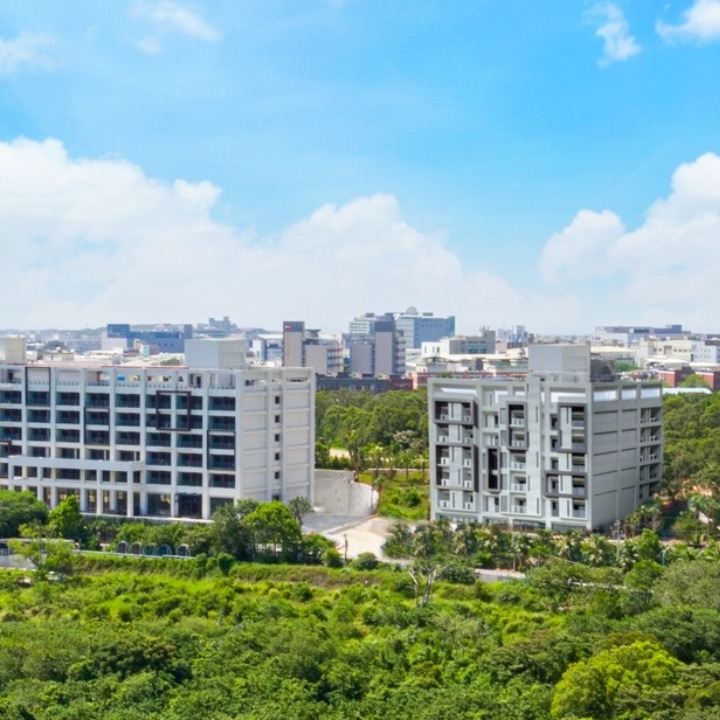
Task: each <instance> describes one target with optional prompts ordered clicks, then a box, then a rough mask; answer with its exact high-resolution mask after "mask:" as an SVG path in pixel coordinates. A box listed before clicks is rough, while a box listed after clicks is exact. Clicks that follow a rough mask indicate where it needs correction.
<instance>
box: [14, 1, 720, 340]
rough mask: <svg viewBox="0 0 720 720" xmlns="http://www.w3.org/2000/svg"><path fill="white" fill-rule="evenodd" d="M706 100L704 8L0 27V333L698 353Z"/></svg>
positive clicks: (204, 5)
mask: <svg viewBox="0 0 720 720" xmlns="http://www.w3.org/2000/svg"><path fill="white" fill-rule="evenodd" d="M719 83H720V0H673V1H671V2H666V3H665V4H662V5H661V4H656V3H648V2H647V1H646V0H618V2H582V1H575V0H545V1H544V2H542V3H539V2H531V1H530V0H522V1H521V0H503V1H502V2H499V1H498V0H474V1H470V0H455V1H454V2H452V3H442V2H439V1H438V0H432V1H430V0H412V2H410V1H401V0H398V1H392V0H390V1H388V0H384V1H381V0H263V1H262V2H260V0H252V1H249V0H234V1H233V2H229V1H228V0H224V1H222V2H221V1H219V0H215V1H210V0H208V1H206V2H200V1H198V2H192V3H190V2H187V3H186V2H182V1H180V0H127V1H124V0H112V1H109V0H105V1H104V2H101V1H100V0H92V1H91V0H86V1H85V2H80V1H76V0H64V1H63V3H55V2H50V1H49V0H45V1H44V2H39V1H34V0H25V1H24V2H23V3H14V2H4V3H0V106H1V110H2V112H0V143H2V147H0V227H3V228H4V229H3V232H2V233H0V250H2V249H3V247H4V252H5V256H6V258H11V259H12V260H13V264H12V265H11V264H10V263H8V262H5V263H3V266H2V268H0V283H1V285H0V286H2V287H4V288H5V296H6V299H7V301H6V302H5V303H2V306H3V307H2V308H0V327H27V326H33V327H39V326H49V325H55V326H63V327H68V326H82V325H90V326H93V325H100V324H104V323H105V322H108V321H123V320H125V321H129V322H151V321H158V322H159V321H193V322H196V321H200V320H203V319H205V318H206V317H207V316H208V315H216V316H217V315H223V314H230V315H231V316H232V318H233V319H234V320H235V321H236V322H238V323H240V324H243V325H264V326H268V327H278V326H279V325H280V323H281V321H282V320H283V319H286V318H289V317H291V316H292V317H293V318H298V319H306V320H307V321H308V322H309V323H310V324H311V325H313V326H321V327H325V328H327V329H328V330H341V329H343V328H344V327H345V326H346V323H347V320H348V319H349V318H350V317H351V316H353V315H355V314H359V313H361V312H364V311H370V310H374V311H384V310H389V309H402V308H404V307H406V306H408V305H411V304H412V305H416V306H418V307H420V308H421V309H423V310H434V311H436V312H441V313H454V314H456V315H457V316H458V325H459V328H460V329H461V330H463V331H472V330H474V329H476V328H477V327H478V326H479V325H506V326H507V325H513V324H525V325H528V326H529V327H530V328H531V329H534V330H537V331H540V332H563V333H565V332H567V333H570V332H578V333H584V332H590V331H591V329H592V327H593V326H594V325H598V324H610V323H641V322H642V323H644V322H648V323H657V324H663V323H666V322H683V323H685V324H686V325H688V326H690V327H692V328H693V329H696V330H703V331H711V330H720V323H718V322H717V320H716V319H715V313H714V296H713V294H712V292H711V291H712V286H713V283H714V280H713V279H714V278H715V277H717V272H720V230H718V227H720V226H719V224H718V217H719V216H720V187H718V185H717V184H716V183H715V181H716V180H719V179H720V168H719V167H718V166H720V158H718V157H717V155H716V153H720V122H719V120H720V117H719V116H720V92H718V84H719ZM3 196H4V197H5V199H4V200H3ZM690 249H692V251H693V252H694V253H695V255H693V256H689V255H688V251H689V250H690ZM700 258H702V260H703V262H702V263H701V264H700V265H701V266H700V267H698V263H697V260H698V259H700ZM211 261H212V262H211Z"/></svg>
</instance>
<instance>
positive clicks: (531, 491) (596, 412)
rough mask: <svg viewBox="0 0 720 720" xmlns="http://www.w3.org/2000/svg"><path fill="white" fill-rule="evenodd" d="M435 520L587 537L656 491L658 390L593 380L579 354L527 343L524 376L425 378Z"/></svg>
mask: <svg viewBox="0 0 720 720" xmlns="http://www.w3.org/2000/svg"><path fill="white" fill-rule="evenodd" d="M429 399H430V403H429V406H430V409H429V412H430V466H431V468H432V475H431V492H430V497H431V506H432V516H433V517H434V518H439V517H448V518H451V519H453V520H455V521H460V522H469V521H476V522H485V523H503V524H509V525H512V526H515V527H544V528H553V529H557V530H568V529H578V530H591V529H593V528H598V527H607V526H609V525H610V524H612V523H613V522H615V521H616V520H619V519H622V518H624V517H626V516H627V515H628V514H630V513H631V512H632V511H633V510H634V509H635V508H636V507H637V506H638V505H639V504H641V503H643V502H645V501H647V500H648V499H649V498H650V497H651V496H652V495H653V494H654V493H655V492H657V490H658V489H659V487H660V480H661V473H662V460H663V457H662V395H661V388H660V385H659V384H651V383H619V382H592V381H591V379H590V353H589V348H588V347H587V346H581V345H575V346H567V345H566V346H557V345H531V346H530V348H529V371H528V374H527V376H526V377H525V378H524V379H516V380H503V379H494V380H487V379H478V380H445V379H433V380H431V381H430V386H429Z"/></svg>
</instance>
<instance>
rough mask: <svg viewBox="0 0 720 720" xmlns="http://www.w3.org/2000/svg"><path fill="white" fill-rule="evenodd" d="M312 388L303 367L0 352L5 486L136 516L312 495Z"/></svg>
mask: <svg viewBox="0 0 720 720" xmlns="http://www.w3.org/2000/svg"><path fill="white" fill-rule="evenodd" d="M205 342H207V343H208V344H212V343H213V341H205ZM219 342H224V341H219ZM241 344H242V345H243V347H244V343H241ZM198 352H199V353H200V355H201V356H203V357H206V358H207V353H208V352H210V354H211V355H212V354H213V353H212V351H211V350H208V349H203V350H198ZM224 352H225V353H227V352H230V355H232V356H235V357H236V356H237V348H235V350H234V351H233V350H232V349H231V348H229V347H227V348H225V350H224ZM214 356H215V358H216V359H217V360H218V361H219V362H220V363H221V361H222V356H223V351H220V350H216V351H215V353H214ZM314 395H315V377H314V373H313V372H312V370H309V369H299V368H295V369H292V368H272V369H270V368H247V367H246V368H242V369H237V368H222V367H215V368H207V367H152V368H149V367H117V366H107V367H105V366H90V367H88V366H83V365H78V366H75V365H73V364H66V365H57V366H53V365H26V364H7V363H5V364H0V487H4V488H10V489H14V490H29V491H31V492H33V493H35V494H36V495H37V497H38V499H40V500H42V501H44V502H45V503H46V504H47V505H48V506H49V507H54V506H55V505H56V504H57V503H58V502H60V501H61V500H63V499H64V498H65V497H67V496H68V495H69V494H71V493H74V494H76V495H77V496H78V498H79V500H80V506H81V509H82V511H83V512H86V513H96V514H110V515H115V514H122V515H126V516H128V517H136V516H164V517H195V518H205V519H207V518H209V517H210V516H211V514H212V512H213V511H214V510H215V509H216V508H217V507H218V506H219V505H220V504H222V503H226V502H233V501H235V500H238V499H240V498H255V499H257V500H261V501H265V500H272V499H280V500H283V501H287V500H290V499H291V498H293V497H295V496H298V495H301V496H304V497H307V498H308V499H309V500H310V501H311V502H312V500H313V478H314V442H315V440H314V414H315V410H314V407H315V406H314V402H315V399H314Z"/></svg>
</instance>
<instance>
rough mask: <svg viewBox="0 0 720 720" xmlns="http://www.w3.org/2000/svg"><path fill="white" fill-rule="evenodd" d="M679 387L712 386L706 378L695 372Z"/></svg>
mask: <svg viewBox="0 0 720 720" xmlns="http://www.w3.org/2000/svg"><path fill="white" fill-rule="evenodd" d="M678 387H681V388H707V389H708V390H709V389H710V386H709V385H708V384H707V381H706V380H705V378H703V377H701V376H700V375H696V374H695V373H693V374H692V375H688V376H687V377H686V378H685V379H684V380H683V381H682V382H680V384H679V385H678Z"/></svg>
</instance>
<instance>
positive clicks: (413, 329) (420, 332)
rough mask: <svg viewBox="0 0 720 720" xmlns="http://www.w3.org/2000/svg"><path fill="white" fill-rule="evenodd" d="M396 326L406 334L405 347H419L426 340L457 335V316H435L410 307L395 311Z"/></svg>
mask: <svg viewBox="0 0 720 720" xmlns="http://www.w3.org/2000/svg"><path fill="white" fill-rule="evenodd" d="M394 319H395V327H396V328H397V329H398V330H400V331H401V332H402V333H403V335H404V336H405V347H406V348H414V349H418V348H421V347H422V344H423V343H424V342H430V341H433V340H440V338H444V337H452V336H453V335H455V317H454V316H453V315H450V316H449V317H435V316H434V315H433V314H432V313H419V312H418V311H417V310H416V309H415V308H414V307H409V308H408V309H407V310H406V311H405V312H404V313H394Z"/></svg>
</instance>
